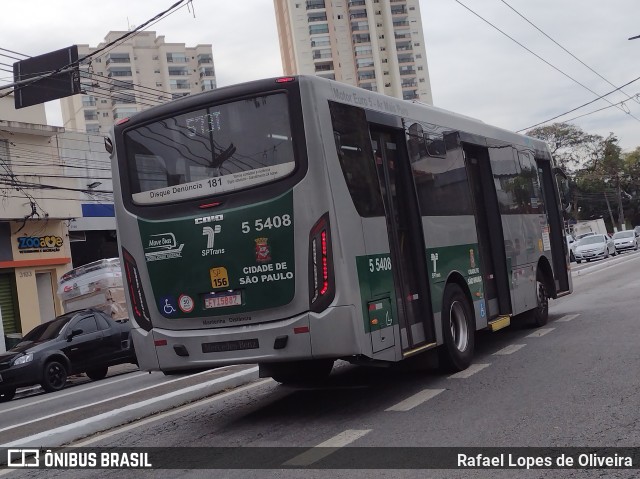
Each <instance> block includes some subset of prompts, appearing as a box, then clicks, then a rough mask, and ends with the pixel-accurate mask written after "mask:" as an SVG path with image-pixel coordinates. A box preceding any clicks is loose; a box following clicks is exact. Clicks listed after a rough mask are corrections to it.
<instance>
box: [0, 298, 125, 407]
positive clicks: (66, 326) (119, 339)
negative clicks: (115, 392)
mask: <svg viewBox="0 0 640 479" xmlns="http://www.w3.org/2000/svg"><path fill="white" fill-rule="evenodd" d="M123 363H137V360H136V354H135V351H134V349H133V341H132V340H131V323H130V322H129V321H114V320H113V319H111V318H110V317H108V316H107V315H106V314H105V313H103V312H102V311H100V310H97V309H83V310H79V311H73V312H71V313H66V314H63V315H62V316H58V317H57V318H55V319H52V320H51V321H47V322H46V323H42V324H40V325H38V326H36V327H35V328H34V329H32V330H31V331H30V332H29V333H27V334H26V335H25V336H24V338H23V339H22V341H21V342H20V343H19V344H17V345H16V346H15V347H13V348H12V349H10V350H9V351H7V352H6V353H3V354H0V402H4V401H10V400H11V399H13V396H14V395H15V393H16V389H17V388H19V387H23V386H31V385H34V384H40V385H41V386H42V388H43V389H44V390H45V391H47V392H50V391H58V390H60V389H62V388H63V387H64V385H65V383H66V382H67V377H68V376H70V375H73V374H80V373H86V374H87V376H89V377H90V378H91V379H92V380H94V381H95V380H98V379H102V378H104V377H105V376H106V375H107V369H108V368H109V366H114V365H116V364H123Z"/></svg>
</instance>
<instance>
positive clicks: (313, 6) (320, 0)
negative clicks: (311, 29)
mask: <svg viewBox="0 0 640 479" xmlns="http://www.w3.org/2000/svg"><path fill="white" fill-rule="evenodd" d="M321 8H326V7H325V4H324V0H308V1H307V10H320V9H321Z"/></svg>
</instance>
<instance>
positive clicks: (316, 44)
mask: <svg viewBox="0 0 640 479" xmlns="http://www.w3.org/2000/svg"><path fill="white" fill-rule="evenodd" d="M330 45H331V42H330V41H328V40H327V41H325V40H312V41H311V48H316V47H328V46H330Z"/></svg>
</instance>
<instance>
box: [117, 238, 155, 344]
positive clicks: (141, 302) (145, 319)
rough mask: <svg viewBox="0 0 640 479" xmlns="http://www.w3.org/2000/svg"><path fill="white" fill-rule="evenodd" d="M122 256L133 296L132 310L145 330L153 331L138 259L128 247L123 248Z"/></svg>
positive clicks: (130, 293)
mask: <svg viewBox="0 0 640 479" xmlns="http://www.w3.org/2000/svg"><path fill="white" fill-rule="evenodd" d="M122 258H123V260H124V273H125V277H126V279H127V289H128V290H129V297H130V298H131V311H132V312H133V319H135V320H136V323H138V325H139V326H140V327H141V328H142V329H144V330H145V331H151V316H150V315H149V308H148V306H147V300H146V299H145V297H144V290H143V289H142V281H141V279H140V271H138V266H137V265H136V260H135V259H134V258H133V256H131V253H129V252H128V251H127V250H126V249H124V248H122Z"/></svg>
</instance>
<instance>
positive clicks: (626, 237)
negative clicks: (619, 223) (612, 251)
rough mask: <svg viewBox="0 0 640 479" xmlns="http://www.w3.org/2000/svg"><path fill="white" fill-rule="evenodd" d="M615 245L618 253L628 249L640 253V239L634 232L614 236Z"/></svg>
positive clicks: (628, 231)
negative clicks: (639, 239) (639, 243)
mask: <svg viewBox="0 0 640 479" xmlns="http://www.w3.org/2000/svg"><path fill="white" fill-rule="evenodd" d="M613 243H614V244H615V247H616V251H618V252H620V251H624V250H626V249H632V250H635V251H638V237H637V236H636V233H635V231H634V230H623V231H618V232H617V233H615V234H614V235H613Z"/></svg>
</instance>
